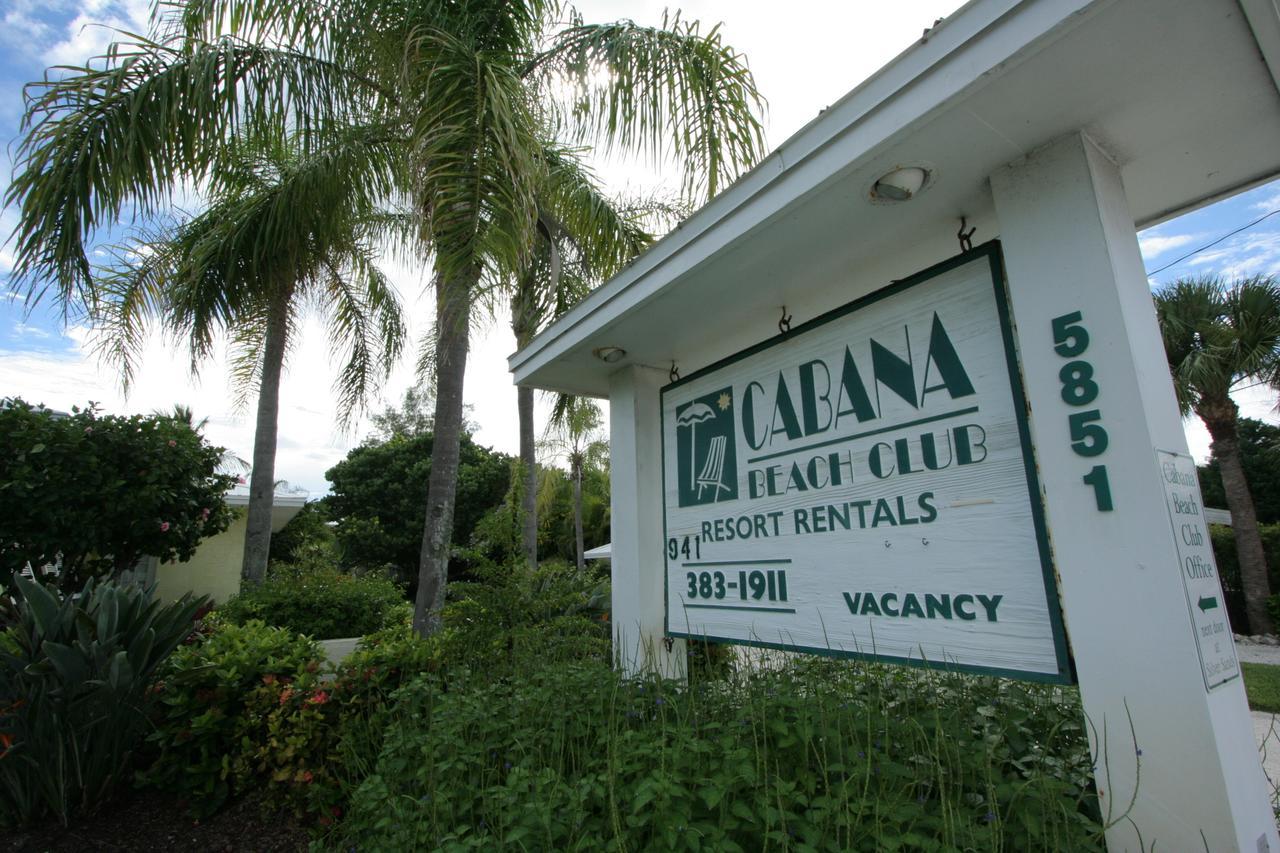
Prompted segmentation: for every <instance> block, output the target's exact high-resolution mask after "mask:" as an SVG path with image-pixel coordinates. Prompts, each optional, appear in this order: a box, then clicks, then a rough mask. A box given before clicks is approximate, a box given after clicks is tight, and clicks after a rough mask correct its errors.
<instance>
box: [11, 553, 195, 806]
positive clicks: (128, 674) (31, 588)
mask: <svg viewBox="0 0 1280 853" xmlns="http://www.w3.org/2000/svg"><path fill="white" fill-rule="evenodd" d="M14 593H15V594H16V601H14V602H13V603H11V604H10V605H9V606H8V609H9V611H10V612H8V613H5V614H4V618H3V619H0V623H9V627H8V628H7V629H6V630H5V632H4V633H3V641H0V748H2V749H3V751H2V752H0V792H2V795H0V823H3V824H9V825H13V824H28V823H30V822H32V821H33V820H36V819H37V818H40V817H42V816H43V815H44V814H46V813H50V812H51V813H52V814H53V815H54V816H55V817H56V818H57V819H58V820H59V821H61V822H62V824H63V825H66V823H67V821H68V819H69V818H70V816H71V815H72V814H73V813H88V812H92V811H93V810H94V809H96V808H98V807H99V806H101V805H102V804H103V803H104V802H106V801H107V800H108V799H109V798H110V796H111V795H112V793H114V792H115V791H116V790H117V788H118V787H119V786H120V784H121V782H122V781H124V780H127V779H128V777H129V774H130V773H131V771H132V767H131V759H132V758H133V755H134V752H135V750H136V749H137V748H138V747H139V746H140V745H141V742H142V738H143V735H144V734H145V732H146V727H147V714H146V712H147V708H148V706H149V704H150V699H149V697H148V695H147V685H148V684H149V683H150V681H151V677H152V674H153V673H154V672H155V671H156V669H157V667H159V666H160V665H161V664H162V663H163V662H164V661H165V659H166V658H167V657H168V656H169V655H170V653H171V652H173V650H174V649H175V648H176V647H177V646H178V644H179V643H181V642H182V641H183V639H184V638H186V637H187V635H188V634H190V633H191V630H192V627H193V620H194V617H195V614H196V611H197V610H198V609H199V608H200V607H202V606H203V605H204V604H205V600H204V599H194V598H192V597H191V596H184V597H183V598H182V599H180V600H179V601H177V602H175V603H173V604H169V605H165V606H161V605H160V604H159V602H157V601H154V600H153V599H152V598H151V596H150V594H149V592H148V591H146V590H140V589H137V588H135V587H132V586H120V585H117V584H115V583H112V582H109V581H108V582H104V583H96V582H95V581H94V580H92V579H91V580H90V581H89V582H88V583H87V584H86V585H85V587H84V589H83V590H81V592H80V593H79V594H78V595H77V596H67V597H65V598H64V597H62V596H61V595H60V594H59V593H58V591H57V589H56V588H55V587H54V586H52V585H49V586H41V585H39V584H37V583H34V582H33V581H29V580H26V579H25V578H22V577H21V576H19V577H17V578H15V587H14ZM2 600H3V591H2V590H0V601H2Z"/></svg>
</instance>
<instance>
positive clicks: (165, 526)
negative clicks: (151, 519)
mask: <svg viewBox="0 0 1280 853" xmlns="http://www.w3.org/2000/svg"><path fill="white" fill-rule="evenodd" d="M160 532H161V533H168V532H169V522H167V521H162V522H160Z"/></svg>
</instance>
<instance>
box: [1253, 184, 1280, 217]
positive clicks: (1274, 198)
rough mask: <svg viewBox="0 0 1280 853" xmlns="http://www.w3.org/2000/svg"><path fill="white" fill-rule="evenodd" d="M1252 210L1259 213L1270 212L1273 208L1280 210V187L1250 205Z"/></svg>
mask: <svg viewBox="0 0 1280 853" xmlns="http://www.w3.org/2000/svg"><path fill="white" fill-rule="evenodd" d="M1249 207H1250V209H1251V210H1256V211H1257V212H1258V213H1270V212H1271V211H1273V210H1280V189H1277V190H1276V191H1275V192H1273V193H1271V194H1270V195H1267V196H1264V197H1263V198H1261V199H1259V200H1258V201H1256V202H1254V203H1253V204H1251V205H1249Z"/></svg>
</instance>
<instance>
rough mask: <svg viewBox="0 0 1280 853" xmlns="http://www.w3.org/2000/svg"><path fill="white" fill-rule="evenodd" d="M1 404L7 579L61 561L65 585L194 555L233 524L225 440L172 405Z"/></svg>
mask: <svg viewBox="0 0 1280 853" xmlns="http://www.w3.org/2000/svg"><path fill="white" fill-rule="evenodd" d="M7 402H8V405H7V406H4V407H2V408H0V447H3V448H4V452H3V453H0V484H3V486H2V487H0V518H2V519H4V536H3V537H2V538H0V584H5V583H7V582H8V578H9V577H11V576H12V575H13V574H14V573H15V572H19V571H21V570H22V569H23V568H24V567H26V566H27V565H30V566H32V567H33V569H34V570H35V571H37V572H40V571H41V569H42V567H44V566H46V565H53V564H56V563H58V562H59V560H60V561H61V569H60V572H59V574H58V575H57V576H56V582H57V584H58V586H59V587H60V588H61V589H62V590H64V591H74V590H78V589H80V587H81V586H82V585H83V584H84V580H85V579H86V578H88V577H92V576H95V575H105V574H111V573H114V572H119V571H125V570H127V569H131V568H132V567H133V566H134V564H135V563H137V561H138V559H139V558H140V557H143V556H155V557H159V558H160V559H161V560H166V561H171V560H186V559H190V557H191V555H192V554H194V553H195V549H196V545H197V544H198V543H199V542H200V540H201V539H202V538H204V537H206V536H212V535H213V534H215V533H220V532H221V531H223V530H225V529H226V528H227V526H228V525H229V524H230V523H231V517H232V516H231V511H230V510H229V509H228V508H227V507H226V504H225V503H224V502H223V499H222V496H223V494H224V493H225V492H226V490H227V489H228V488H230V486H231V484H232V481H233V478H231V477H229V476H226V475H223V474H219V473H218V465H219V463H220V462H221V459H222V452H223V451H222V448H219V447H212V446H210V445H209V444H207V443H206V442H205V440H204V439H203V438H202V437H201V436H200V433H199V432H197V431H196V430H195V429H194V428H192V426H191V424H190V423H188V422H187V421H186V420H185V419H183V418H180V417H174V416H171V415H151V416H145V417H144V416H142V415H133V416H131V417H116V416H111V415H99V414H98V413H97V412H96V411H95V410H94V409H93V408H92V407H91V408H88V409H85V410H79V409H75V410H73V414H71V415H69V416H66V417H63V416H57V415H55V414H54V413H53V412H51V411H49V410H48V409H44V408H40V407H32V406H29V405H27V404H26V403H24V402H22V401H21V400H11V401H7Z"/></svg>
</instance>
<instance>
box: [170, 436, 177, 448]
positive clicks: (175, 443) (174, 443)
mask: <svg viewBox="0 0 1280 853" xmlns="http://www.w3.org/2000/svg"><path fill="white" fill-rule="evenodd" d="M169 446H170V447H177V446H178V442H176V441H174V440H173V439H172V438H171V439H169Z"/></svg>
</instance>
